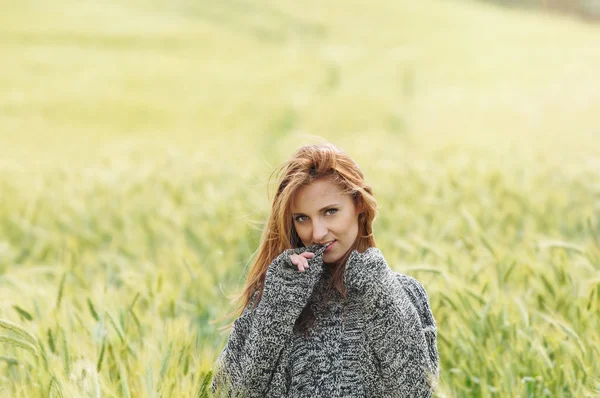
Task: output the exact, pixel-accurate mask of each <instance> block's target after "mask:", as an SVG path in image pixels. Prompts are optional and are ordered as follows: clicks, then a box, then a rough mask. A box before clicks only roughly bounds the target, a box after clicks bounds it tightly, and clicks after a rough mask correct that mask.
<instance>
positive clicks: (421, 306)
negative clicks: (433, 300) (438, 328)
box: [394, 272, 435, 328]
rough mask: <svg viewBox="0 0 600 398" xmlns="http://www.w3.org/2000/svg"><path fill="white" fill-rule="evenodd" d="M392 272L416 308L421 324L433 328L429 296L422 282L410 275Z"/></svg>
mask: <svg viewBox="0 0 600 398" xmlns="http://www.w3.org/2000/svg"><path fill="white" fill-rule="evenodd" d="M394 274H395V276H396V279H397V280H398V281H399V282H400V284H401V285H402V288H403V290H404V291H405V292H406V294H407V295H408V297H409V299H410V301H411V302H412V304H413V305H414V306H415V308H416V309H417V312H418V313H419V316H420V318H421V322H422V323H423V326H433V327H434V328H435V320H434V318H433V314H432V312H431V306H430V304H429V297H428V296H427V292H426V291H425V288H424V287H423V284H422V283H421V282H419V281H418V280H417V279H415V278H413V277H412V276H408V275H404V274H402V273H400V272H394Z"/></svg>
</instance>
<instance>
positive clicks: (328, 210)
mask: <svg viewBox="0 0 600 398" xmlns="http://www.w3.org/2000/svg"><path fill="white" fill-rule="evenodd" d="M337 211H338V209H335V208H331V209H327V211H325V214H335V213H337Z"/></svg>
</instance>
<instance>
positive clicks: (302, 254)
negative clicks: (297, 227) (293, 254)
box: [300, 252, 315, 258]
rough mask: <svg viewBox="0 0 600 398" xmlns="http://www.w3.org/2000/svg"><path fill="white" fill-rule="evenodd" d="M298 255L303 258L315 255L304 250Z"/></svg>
mask: <svg viewBox="0 0 600 398" xmlns="http://www.w3.org/2000/svg"><path fill="white" fill-rule="evenodd" d="M300 255H301V256H302V257H304V258H313V257H314V256H315V253H311V252H304V253H301V254H300Z"/></svg>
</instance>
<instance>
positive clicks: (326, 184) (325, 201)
mask: <svg viewBox="0 0 600 398" xmlns="http://www.w3.org/2000/svg"><path fill="white" fill-rule="evenodd" d="M348 200H350V201H351V199H350V196H349V195H347V194H344V193H343V192H342V188H341V187H340V186H339V185H337V184H335V183H333V182H332V181H331V180H329V179H318V180H315V181H313V182H312V183H310V184H308V185H304V186H302V187H300V188H299V189H298V190H297V191H296V193H295V195H294V196H293V197H292V202H291V211H292V213H296V212H312V211H318V210H319V209H321V208H322V207H324V206H327V205H330V204H333V203H344V202H346V201H348Z"/></svg>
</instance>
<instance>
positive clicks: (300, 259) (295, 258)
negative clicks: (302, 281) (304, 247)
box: [290, 252, 315, 272]
mask: <svg viewBox="0 0 600 398" xmlns="http://www.w3.org/2000/svg"><path fill="white" fill-rule="evenodd" d="M314 256H315V253H311V252H303V253H300V254H291V255H290V261H291V262H292V264H294V265H295V266H296V267H298V271H300V272H304V271H306V269H307V268H308V267H309V265H308V259H309V258H313V257H314Z"/></svg>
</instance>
